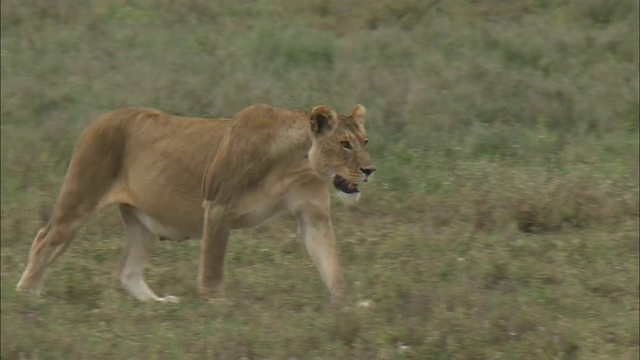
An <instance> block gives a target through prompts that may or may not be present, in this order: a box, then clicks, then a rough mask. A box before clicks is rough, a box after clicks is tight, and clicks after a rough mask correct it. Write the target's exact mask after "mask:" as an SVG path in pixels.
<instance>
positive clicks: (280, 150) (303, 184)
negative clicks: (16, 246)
mask: <svg viewBox="0 0 640 360" xmlns="http://www.w3.org/2000/svg"><path fill="white" fill-rule="evenodd" d="M364 114H365V110H364V107H362V106H361V105H356V106H355V107H354V108H353V110H352V112H351V113H350V114H349V115H348V116H344V115H338V114H336V112H335V111H333V110H332V109H331V108H329V107H328V106H324V105H321V106H317V107H315V108H314V109H313V110H312V111H311V112H302V111H295V110H288V109H279V108H274V107H270V106H267V105H254V106H250V107H248V108H246V109H244V110H242V111H241V112H239V113H238V114H236V115H235V116H234V117H233V119H231V120H228V119H219V120H212V119H202V118H186V117H178V116H172V115H169V114H166V113H162V112H158V111H154V110H146V109H123V110H117V111H114V112H111V113H108V114H105V115H104V116H102V117H101V118H100V119H98V120H96V121H95V122H94V123H92V124H91V125H90V126H89V127H88V128H87V129H86V130H85V131H84V132H83V133H82V135H81V136H80V138H79V140H78V142H77V144H76V147H75V149H74V152H73V155H72V158H71V163H70V165H69V169H68V171H67V175H66V178H65V181H64V184H63V186H62V190H61V193H60V196H59V198H58V201H57V203H56V205H55V207H54V211H53V214H52V217H51V219H50V220H49V222H48V223H47V224H46V225H45V226H44V227H43V228H42V229H40V231H38V233H37V235H36V237H35V239H34V242H33V245H32V248H31V252H30V254H29V262H28V264H27V267H26V269H25V271H24V273H23V275H22V278H21V280H20V282H19V283H18V289H19V290H31V291H34V292H36V293H39V292H40V288H41V284H42V278H43V274H44V270H45V268H46V267H47V265H49V264H50V263H51V262H52V261H54V260H55V259H56V258H57V257H58V256H60V255H61V254H62V253H63V252H64V251H65V250H66V248H67V247H68V246H69V244H70V243H71V241H72V239H73V237H74V235H75V234H76V233H77V231H78V229H79V228H80V227H81V226H82V225H83V224H85V223H86V222H87V220H88V219H89V217H90V216H91V215H92V214H94V213H95V212H97V211H98V210H100V209H102V208H103V207H104V206H106V205H108V204H112V203H117V204H119V207H120V214H121V217H122V222H123V225H124V230H125V239H126V246H125V250H124V254H123V258H122V262H121V265H120V267H119V277H120V280H121V281H122V283H123V285H124V287H125V288H126V289H127V290H128V291H129V292H130V293H131V294H132V295H133V296H135V297H136V298H137V299H139V300H157V301H175V300H176V298H174V297H170V296H167V297H158V296H157V295H156V294H155V293H154V292H153V291H151V290H150V289H149V287H148V286H147V284H146V283H145V281H144V277H143V271H144V266H145V263H146V261H147V258H148V256H149V254H150V253H151V250H152V248H153V245H154V243H155V242H156V241H157V240H158V239H163V238H164V239H170V240H175V241H181V240H185V239H198V238H202V239H203V240H202V251H201V259H200V270H199V277H198V284H199V288H200V290H201V291H202V292H203V293H205V294H207V295H208V296H210V297H213V298H219V297H221V296H222V279H223V264H224V256H225V251H226V245H227V240H228V236H229V232H230V231H231V230H232V229H237V228H245V227H253V226H256V225H258V224H260V223H262V222H264V221H265V220H267V219H269V218H271V217H273V216H274V215H277V214H280V213H283V212H287V213H291V214H294V215H295V217H296V218H297V219H298V224H299V229H300V232H301V236H302V238H303V240H304V242H305V244H306V247H307V250H308V252H309V255H310V257H311V259H312V260H313V262H314V263H315V265H316V267H317V268H318V271H319V273H320V276H321V278H322V280H323V281H324V283H325V284H326V285H327V287H328V288H329V290H330V291H331V294H332V295H333V296H334V297H335V298H339V297H340V296H341V295H343V292H344V280H343V278H342V272H341V270H340V265H339V263H338V258H337V255H336V249H335V236H334V232H333V227H332V224H331V218H330V208H329V189H328V186H327V184H328V183H332V182H333V184H334V186H335V187H336V189H338V190H340V189H341V190H343V191H346V192H349V193H352V192H353V194H351V195H358V193H357V192H354V190H353V189H354V184H357V183H358V182H360V181H362V180H365V181H366V179H367V177H368V175H370V173H371V172H373V170H374V167H373V163H372V161H371V157H370V155H369V153H368V151H367V150H366V138H365V132H364Z"/></svg>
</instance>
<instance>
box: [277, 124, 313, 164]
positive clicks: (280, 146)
mask: <svg viewBox="0 0 640 360" xmlns="http://www.w3.org/2000/svg"><path fill="white" fill-rule="evenodd" d="M279 130H280V131H278V133H277V134H276V135H275V136H274V137H273V142H272V144H271V150H270V151H271V155H272V156H274V157H290V156H293V157H296V158H298V157H301V158H302V157H306V156H307V154H308V153H309V150H310V149H311V137H310V134H309V122H308V121H307V120H306V118H305V119H286V120H285V121H283V124H282V126H281V127H280V129H279Z"/></svg>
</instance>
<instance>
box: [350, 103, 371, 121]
mask: <svg viewBox="0 0 640 360" xmlns="http://www.w3.org/2000/svg"><path fill="white" fill-rule="evenodd" d="M366 112H367V111H366V109H365V108H364V106H362V105H360V104H358V105H356V106H354V107H353V110H351V114H350V115H349V117H350V118H352V119H353V120H355V121H356V122H358V123H359V124H360V125H364V114H365V113H366Z"/></svg>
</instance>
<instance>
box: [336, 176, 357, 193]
mask: <svg viewBox="0 0 640 360" xmlns="http://www.w3.org/2000/svg"><path fill="white" fill-rule="evenodd" d="M333 186H334V187H335V188H336V190H338V191H339V192H342V193H344V194H349V195H350V194H357V193H360V190H359V189H358V184H357V183H354V182H351V181H349V180H347V179H345V178H343V177H342V176H340V175H335V176H334V177H333Z"/></svg>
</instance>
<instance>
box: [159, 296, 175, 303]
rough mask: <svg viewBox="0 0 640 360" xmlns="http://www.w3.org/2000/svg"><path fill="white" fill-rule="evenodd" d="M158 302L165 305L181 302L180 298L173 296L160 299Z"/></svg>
mask: <svg viewBox="0 0 640 360" xmlns="http://www.w3.org/2000/svg"><path fill="white" fill-rule="evenodd" d="M158 301H159V302H163V303H172V304H177V303H179V302H180V298H179V297H177V296H173V295H166V296H165V297H161V298H158Z"/></svg>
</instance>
